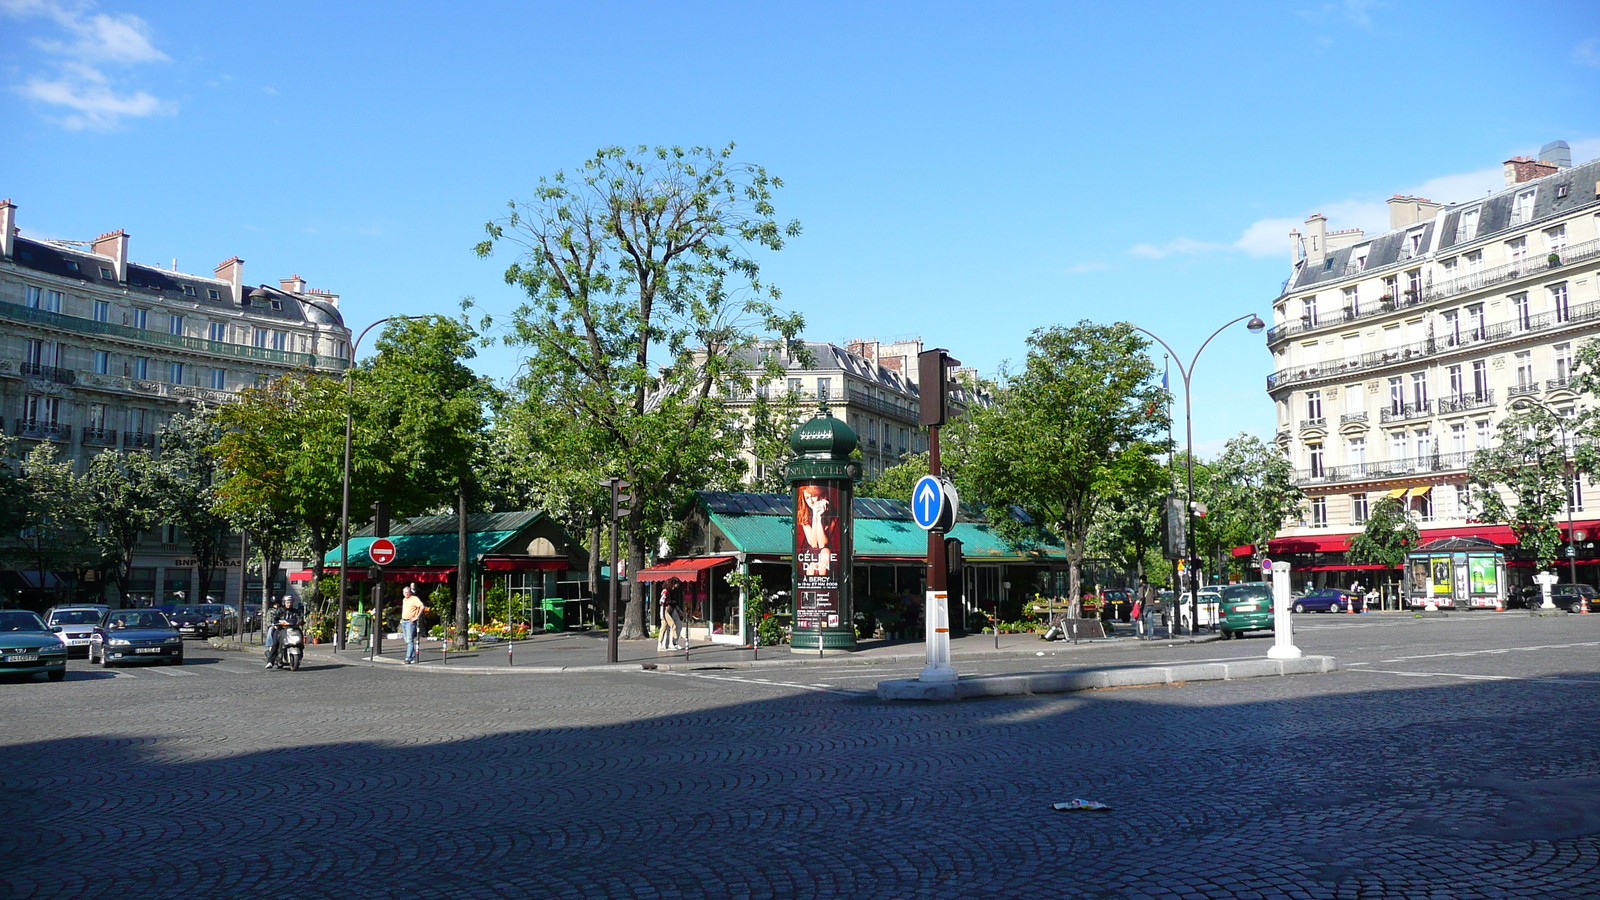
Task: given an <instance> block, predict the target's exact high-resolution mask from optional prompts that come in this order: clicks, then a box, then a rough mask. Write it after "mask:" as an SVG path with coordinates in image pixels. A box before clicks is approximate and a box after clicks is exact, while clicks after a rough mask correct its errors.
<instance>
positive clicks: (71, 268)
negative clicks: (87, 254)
mask: <svg viewBox="0 0 1600 900" xmlns="http://www.w3.org/2000/svg"><path fill="white" fill-rule="evenodd" d="M67 271H68V272H71V273H73V274H74V275H78V274H81V273H80V272H79V271H78V264H77V263H76V262H74V261H73V260H70V259H69V260H67Z"/></svg>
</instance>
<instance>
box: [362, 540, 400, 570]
mask: <svg viewBox="0 0 1600 900" xmlns="http://www.w3.org/2000/svg"><path fill="white" fill-rule="evenodd" d="M367 554H368V555H369V556H371V557H372V562H373V564H374V565H379V566H387V565H388V564H389V563H392V562H394V541H391V540H389V539H388V538H378V539H377V540H375V541H373V542H372V546H371V547H370V548H368V550H367Z"/></svg>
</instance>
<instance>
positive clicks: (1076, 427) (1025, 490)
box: [957, 321, 1167, 603]
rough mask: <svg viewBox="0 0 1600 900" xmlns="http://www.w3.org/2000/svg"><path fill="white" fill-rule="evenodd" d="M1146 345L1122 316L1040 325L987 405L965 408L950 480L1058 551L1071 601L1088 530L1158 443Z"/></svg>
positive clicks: (1161, 410) (1160, 419) (1158, 398)
mask: <svg viewBox="0 0 1600 900" xmlns="http://www.w3.org/2000/svg"><path fill="white" fill-rule="evenodd" d="M1147 346H1148V343H1147V342H1146V341H1145V340H1144V339H1143V338H1141V337H1140V336H1139V335H1138V334H1137V333H1136V332H1135V331H1134V330H1133V328H1132V326H1130V325H1127V324H1125V323H1119V324H1116V325H1097V324H1094V323H1092V322H1088V321H1083V322H1079V323H1078V324H1077V325H1074V326H1071V327H1063V326H1057V327H1053V328H1045V329H1039V330H1037V331H1035V332H1033V334H1032V335H1031V336H1030V337H1029V338H1028V348H1029V349H1028V356H1027V360H1026V363H1025V364H1024V367H1023V369H1022V371H1021V372H1019V373H1017V374H1015V375H1010V376H1008V377H1007V379H1006V382H1005V385H1004V387H1003V389H1002V390H1001V391H1000V394H999V396H998V397H997V398H996V399H995V402H994V404H993V405H992V406H978V407H975V408H973V409H972V410H970V411H969V413H968V418H969V422H970V437H969V438H968V439H964V440H962V441H960V442H959V457H960V458H959V466H958V468H959V472H958V474H957V483H958V485H962V484H964V486H965V487H966V488H967V489H969V490H971V491H973V492H974V493H975V496H976V499H977V500H978V501H979V502H980V503H981V504H982V505H984V506H987V507H990V509H991V512H990V514H989V519H990V521H992V522H996V523H1000V524H1003V523H1005V522H1006V521H1007V520H1009V519H1010V518H1011V517H1010V516H1009V515H1008V514H1007V513H1008V512H1009V510H1008V507H1011V506H1016V507H1019V508H1020V509H1022V510H1023V511H1024V512H1025V513H1027V515H1028V516H1029V517H1030V518H1032V519H1033V520H1034V521H1035V522H1037V523H1039V524H1040V525H1042V526H1044V527H1045V528H1046V529H1048V531H1049V532H1050V533H1051V534H1053V535H1054V536H1055V537H1056V538H1057V539H1059V540H1060V541H1061V542H1062V544H1063V545H1064V546H1065V549H1066V556H1067V564H1068V567H1069V576H1068V577H1069V585H1070V588H1069V589H1070V591H1071V596H1072V598H1073V602H1074V603H1076V602H1077V598H1078V597H1079V596H1081V593H1082V565H1083V559H1084V556H1085V551H1086V548H1087V544H1088V537H1089V531H1090V529H1091V528H1092V527H1093V525H1094V521H1095V519H1096V517H1097V516H1098V515H1099V514H1100V512H1101V510H1102V508H1103V507H1104V506H1105V505H1106V504H1107V503H1108V502H1109V501H1110V500H1111V499H1112V498H1114V497H1117V496H1120V495H1122V494H1123V493H1125V492H1127V491H1129V490H1131V489H1132V487H1133V486H1134V485H1135V484H1136V483H1137V482H1138V480H1139V479H1140V478H1142V477H1144V475H1145V473H1146V472H1147V471H1148V467H1149V464H1150V459H1151V457H1152V456H1153V455H1155V454H1156V453H1158V452H1159V451H1161V450H1162V449H1164V447H1165V443H1164V432H1165V430H1166V427H1167V419H1166V413H1165V404H1164V399H1165V398H1164V395H1163V393H1162V391H1161V387H1160V385H1159V383H1158V382H1157V381H1156V380H1155V377H1154V376H1155V367H1154V365H1153V364H1152V363H1151V361H1150V358H1149V356H1148V355H1147V354H1146V353H1145V352H1144V351H1145V348H1146V347H1147Z"/></svg>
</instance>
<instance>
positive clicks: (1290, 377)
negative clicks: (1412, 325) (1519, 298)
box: [1267, 301, 1600, 391]
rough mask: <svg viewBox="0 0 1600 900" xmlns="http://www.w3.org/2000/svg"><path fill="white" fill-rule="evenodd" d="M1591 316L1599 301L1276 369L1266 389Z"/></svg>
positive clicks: (1598, 311)
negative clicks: (1337, 357)
mask: <svg viewBox="0 0 1600 900" xmlns="http://www.w3.org/2000/svg"><path fill="white" fill-rule="evenodd" d="M1595 319H1600V301H1594V302H1590V303H1585V304H1582V305H1580V306H1574V307H1572V308H1571V309H1570V310H1551V311H1549V312H1543V313H1540V314H1538V315H1536V316H1529V317H1528V319H1527V325H1526V327H1522V325H1521V323H1517V322H1500V323H1498V324H1495V325H1489V326H1487V327H1485V328H1473V329H1471V330H1470V331H1468V332H1467V333H1465V334H1460V335H1456V334H1450V335H1444V336H1439V337H1431V338H1428V339H1427V340H1422V341H1416V342H1414V343H1410V344H1404V345H1402V346H1399V347H1390V348H1387V349H1384V350H1373V351H1371V352H1369V353H1361V354H1358V355H1356V356H1345V357H1341V358H1339V359H1334V360H1329V361H1327V362H1321V363H1315V364H1312V365H1305V366H1294V367H1291V368H1288V369H1279V370H1278V371H1276V372H1274V373H1272V374H1271V375H1268V376H1267V390H1269V391H1270V390H1275V389H1277V388H1279V387H1282V386H1283V385H1286V384H1295V383H1298V382H1301V381H1315V380H1319V379H1323V378H1342V377H1345V376H1346V375H1348V374H1349V373H1350V372H1356V371H1365V370H1369V369H1378V368H1384V367H1387V366H1393V365H1405V364H1408V363H1410V362H1412V361H1414V360H1419V359H1423V358H1426V357H1431V356H1438V355H1441V354H1445V353H1458V352H1461V351H1463V350H1469V349H1471V348H1473V347H1476V346H1478V345H1481V344H1489V343H1493V342H1495V341H1500V340H1504V339H1507V338H1514V337H1521V336H1523V335H1528V334H1534V333H1535V332H1540V331H1552V330H1555V329H1558V328H1566V327H1568V326H1570V325H1575V324H1578V323H1582V322H1589V321H1593V320H1595Z"/></svg>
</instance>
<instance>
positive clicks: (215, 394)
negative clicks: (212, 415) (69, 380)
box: [78, 373, 234, 405]
mask: <svg viewBox="0 0 1600 900" xmlns="http://www.w3.org/2000/svg"><path fill="white" fill-rule="evenodd" d="M78 384H79V385H80V386H84V387H90V388H107V389H109V390H114V391H128V392H130V393H134V394H143V395H144V396H147V397H158V398H161V399H163V400H199V401H201V402H202V403H210V404H212V405H220V404H223V403H228V402H229V401H231V400H233V399H234V393H233V392H232V391H215V390H212V389H211V388H203V387H198V386H196V385H192V384H168V383H167V382H165V381H151V380H149V379H147V378H127V377H124V376H122V375H96V374H89V373H86V374H84V376H83V377H82V379H81V380H80V381H79V382H78Z"/></svg>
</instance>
